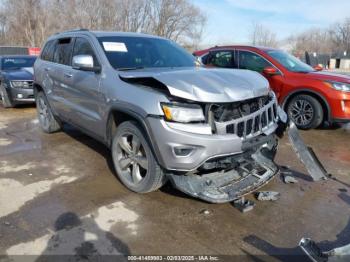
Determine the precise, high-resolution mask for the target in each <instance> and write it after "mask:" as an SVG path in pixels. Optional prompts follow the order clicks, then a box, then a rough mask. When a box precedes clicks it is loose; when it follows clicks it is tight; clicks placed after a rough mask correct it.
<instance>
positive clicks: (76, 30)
mask: <svg viewBox="0 0 350 262" xmlns="http://www.w3.org/2000/svg"><path fill="white" fill-rule="evenodd" d="M79 31H89V29H86V28H76V29H71V30H67V31H63V32H58V33H56V35H57V34H62V33H69V32H79Z"/></svg>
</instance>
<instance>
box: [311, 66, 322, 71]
mask: <svg viewBox="0 0 350 262" xmlns="http://www.w3.org/2000/svg"><path fill="white" fill-rule="evenodd" d="M313 69H315V70H316V71H322V70H323V66H321V65H315V66H313Z"/></svg>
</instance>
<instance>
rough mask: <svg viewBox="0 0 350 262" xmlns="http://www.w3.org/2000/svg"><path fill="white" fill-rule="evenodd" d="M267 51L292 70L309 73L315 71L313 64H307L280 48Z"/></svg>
mask: <svg viewBox="0 0 350 262" xmlns="http://www.w3.org/2000/svg"><path fill="white" fill-rule="evenodd" d="M267 53H268V54H269V55H270V56H271V57H272V58H274V59H275V60H277V61H278V62H279V63H280V64H282V65H283V66H284V67H285V68H286V69H287V70H289V71H291V72H297V73H309V72H314V71H315V69H313V68H312V67H311V66H309V65H307V64H305V63H304V62H302V61H300V60H299V59H298V58H296V57H295V56H292V55H290V54H288V53H287V52H284V51H280V50H270V51H267Z"/></svg>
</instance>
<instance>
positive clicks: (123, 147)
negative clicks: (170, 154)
mask: <svg viewBox="0 0 350 262" xmlns="http://www.w3.org/2000/svg"><path fill="white" fill-rule="evenodd" d="M112 156H113V163H114V167H115V169H116V172H117V175H118V177H119V179H120V180H121V182H122V183H123V184H124V185H125V186H126V187H127V188H128V189H130V190H131V191H134V192H137V193H147V192H151V191H155V190H157V189H158V188H160V187H161V186H162V185H163V184H164V182H165V175H164V172H163V170H162V169H161V167H160V166H159V165H158V163H157V161H156V159H155V157H154V155H153V152H152V150H151V149H150V147H149V145H148V142H147V140H146V139H145V136H144V135H143V131H142V129H141V128H140V127H139V126H138V125H137V124H136V123H135V122H133V121H126V122H123V123H122V124H120V125H119V126H118V128H117V132H116V134H115V135H114V138H113V142H112Z"/></svg>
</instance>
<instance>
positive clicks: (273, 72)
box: [263, 66, 281, 76]
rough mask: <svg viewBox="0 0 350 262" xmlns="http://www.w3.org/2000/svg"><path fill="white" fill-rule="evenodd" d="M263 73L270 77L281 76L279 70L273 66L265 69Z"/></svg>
mask: <svg viewBox="0 0 350 262" xmlns="http://www.w3.org/2000/svg"><path fill="white" fill-rule="evenodd" d="M263 73H264V74H266V75H269V76H273V75H280V74H281V73H280V71H278V69H277V68H275V67H273V66H268V67H265V68H264V70H263Z"/></svg>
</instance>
